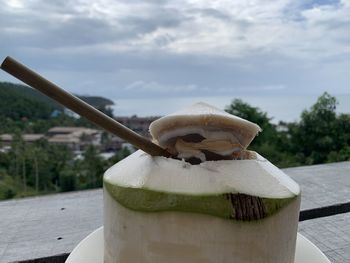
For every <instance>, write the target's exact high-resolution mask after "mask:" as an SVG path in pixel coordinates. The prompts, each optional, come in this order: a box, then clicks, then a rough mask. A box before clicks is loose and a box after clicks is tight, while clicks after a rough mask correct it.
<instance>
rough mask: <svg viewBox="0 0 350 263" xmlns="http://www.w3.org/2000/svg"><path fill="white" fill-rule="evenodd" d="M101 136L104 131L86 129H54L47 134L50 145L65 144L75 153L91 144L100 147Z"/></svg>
mask: <svg viewBox="0 0 350 263" xmlns="http://www.w3.org/2000/svg"><path fill="white" fill-rule="evenodd" d="M101 135H102V131H100V130H96V129H90V128H85V127H53V128H51V129H49V130H48V131H47V133H46V137H47V140H48V141H49V142H50V143H55V144H64V145H67V146H68V147H70V148H71V149H73V150H75V151H77V150H83V149H85V148H86V146H88V145H91V144H92V145H94V146H95V147H100V146H101Z"/></svg>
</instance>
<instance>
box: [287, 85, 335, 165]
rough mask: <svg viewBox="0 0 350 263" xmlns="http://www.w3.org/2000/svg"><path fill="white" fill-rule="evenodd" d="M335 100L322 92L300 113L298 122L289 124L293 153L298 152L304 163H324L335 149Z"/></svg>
mask: <svg viewBox="0 0 350 263" xmlns="http://www.w3.org/2000/svg"><path fill="white" fill-rule="evenodd" d="M336 105H337V100H336V98H335V97H333V96H331V95H329V94H328V93H326V92H325V93H323V95H322V96H320V97H319V98H318V100H317V102H316V103H315V104H314V105H313V106H312V107H311V108H310V109H309V110H304V111H303V112H302V114H301V120H300V122H299V123H294V124H291V125H290V135H291V139H292V145H293V148H292V149H291V150H292V151H293V152H294V153H299V154H300V158H301V159H300V162H301V163H305V164H317V163H324V162H326V161H327V159H328V157H327V156H328V154H329V153H330V152H332V151H337V150H340V149H337V142H336V141H337V136H338V134H339V133H340V132H341V131H340V130H339V129H337V128H336V127H337V115H336Z"/></svg>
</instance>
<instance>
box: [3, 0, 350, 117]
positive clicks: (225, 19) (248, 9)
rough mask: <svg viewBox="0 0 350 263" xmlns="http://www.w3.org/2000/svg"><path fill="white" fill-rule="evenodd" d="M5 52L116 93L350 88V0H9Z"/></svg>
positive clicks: (68, 85)
mask: <svg viewBox="0 0 350 263" xmlns="http://www.w3.org/2000/svg"><path fill="white" fill-rule="evenodd" d="M0 55H1V59H2V58H4V57H5V56H6V55H11V56H13V57H14V58H16V59H18V60H20V61H22V62H23V63H25V64H26V65H28V66H30V67H32V68H33V69H35V70H36V71H38V72H40V73H41V74H43V75H44V76H46V77H47V78H49V79H50V80H52V81H53V82H55V83H57V84H59V85H60V86H62V87H64V88H65V89H67V90H69V91H71V92H75V93H79V94H84V95H85V94H86V95H101V96H105V97H108V98H111V99H114V100H116V101H117V102H118V100H124V101H139V100H140V99H148V100H149V101H150V99H153V98H164V99H166V98H167V99H168V101H169V97H170V98H173V99H174V101H175V100H176V98H178V97H182V98H183V97H198V96H200V97H212V96H222V97H226V98H233V97H235V96H238V97H239V96H243V97H244V96H269V95H273V96H276V95H290V96H294V95H303V94H305V95H320V94H321V93H322V92H323V91H328V92H330V93H331V94H334V95H337V94H350V87H349V80H350V0H342V1H329V0H320V1H308V0H271V1H269V0H264V1H254V0H252V1H246V0H237V1H232V0H227V1H226V0H220V1H214V0H208V1H204V0H202V1H201V0H199V1H195V0H174V1H172V0H169V1H154V0H153V1H145V0H142V1H141V0H95V1H83V0H66V1H44V0H36V1H34V0H26V1H24V0H23V1H19V0H0ZM0 80H7V81H15V80H14V79H13V78H11V77H9V76H8V75H6V74H5V73H2V72H1V73H0ZM170 103H171V102H170ZM131 106H132V105H131ZM169 107H170V106H169ZM131 108H132V107H131ZM136 113H137V112H136Z"/></svg>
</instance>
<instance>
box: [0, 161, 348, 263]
mask: <svg viewBox="0 0 350 263" xmlns="http://www.w3.org/2000/svg"><path fill="white" fill-rule="evenodd" d="M284 171H285V172H286V173H287V174H288V175H290V176H291V177H292V178H293V179H294V180H295V181H297V182H298V183H299V184H300V186H301V188H302V203H301V210H302V212H301V219H303V220H304V221H302V222H300V223H299V232H300V233H302V234H303V235H304V236H306V237H307V238H308V239H310V240H311V241H312V242H313V243H314V244H315V245H316V246H318V247H319V248H320V249H321V250H322V251H323V252H324V253H325V254H326V255H327V256H328V257H329V259H330V260H331V261H332V262H336V263H348V262H350V209H349V207H350V162H341V163H331V164H323V165H314V166H304V167H296V168H288V169H284ZM339 204H340V205H339ZM332 214H335V215H332ZM325 215H330V216H327V217H325ZM314 217H318V218H314ZM307 219H308V220H307ZM102 224H103V200H102V189H97V190H89V191H80V192H71V193H63V194H55V195H48V196H41V197H35V198H26V199H19V200H11V201H3V202H0V262H12V261H21V260H29V259H35V258H43V257H50V258H51V261H50V259H45V261H41V262H53V261H52V258H53V256H55V255H58V256H56V257H55V259H56V261H55V262H64V259H65V257H66V256H67V253H70V252H71V251H72V250H73V248H74V247H75V246H76V245H77V244H78V243H79V242H80V241H81V240H82V239H83V238H84V237H86V236H87V235H88V234H89V233H91V232H92V231H93V230H95V229H96V228H98V227H100V226H101V225H102Z"/></svg>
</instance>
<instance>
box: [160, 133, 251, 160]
mask: <svg viewBox="0 0 350 263" xmlns="http://www.w3.org/2000/svg"><path fill="white" fill-rule="evenodd" d="M193 130H194V128H192V129H190V133H188V134H185V132H186V129H183V128H182V129H181V130H172V131H169V132H167V131H165V132H164V133H163V136H161V137H160V138H159V140H158V143H159V144H160V145H161V146H162V147H165V148H167V150H168V151H169V152H171V153H172V156H173V158H176V159H180V160H185V161H187V162H189V163H191V164H200V163H202V162H205V161H218V160H245V159H255V158H256V156H255V154H254V153H252V152H250V151H247V150H245V149H244V147H243V146H242V145H241V143H240V140H239V139H237V138H236V137H235V136H234V135H233V134H232V132H229V131H222V130H220V131H219V130H208V129H203V128H200V127H197V128H196V131H197V133H195V132H194V131H193ZM169 133H171V134H172V135H174V137H169ZM176 135H177V136H176Z"/></svg>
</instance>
